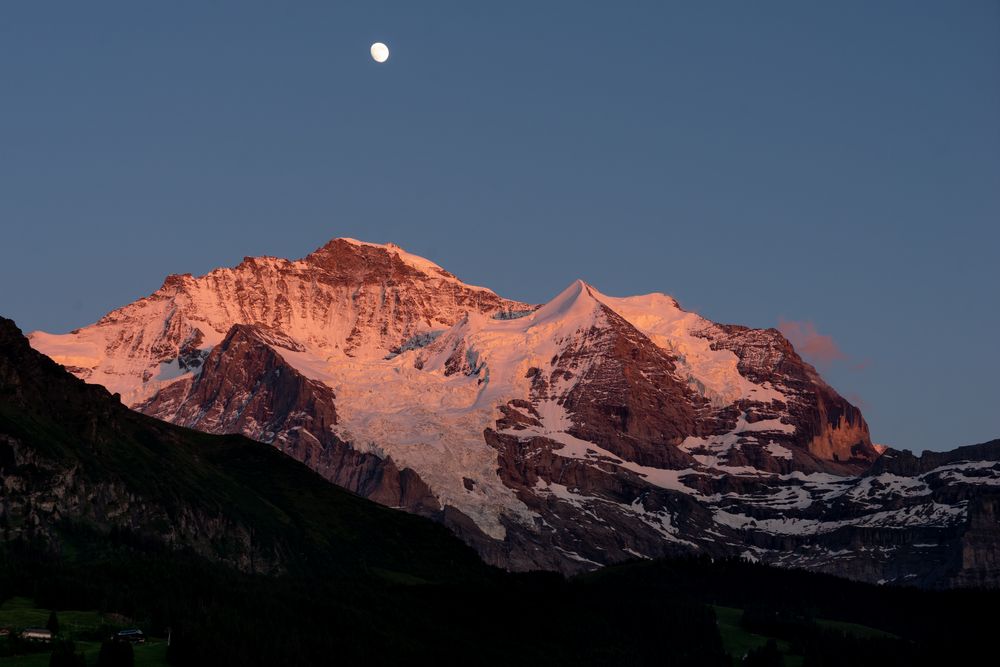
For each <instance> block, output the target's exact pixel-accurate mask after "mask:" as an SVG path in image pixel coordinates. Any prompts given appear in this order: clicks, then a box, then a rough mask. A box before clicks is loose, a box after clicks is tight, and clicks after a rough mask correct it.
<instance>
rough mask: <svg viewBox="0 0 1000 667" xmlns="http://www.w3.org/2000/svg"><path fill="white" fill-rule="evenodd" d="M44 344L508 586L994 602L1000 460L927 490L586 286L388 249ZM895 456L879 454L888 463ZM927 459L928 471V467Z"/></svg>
mask: <svg viewBox="0 0 1000 667" xmlns="http://www.w3.org/2000/svg"><path fill="white" fill-rule="evenodd" d="M30 339H31V343H32V345H33V346H34V347H35V348H36V349H38V350H40V351H42V352H44V353H45V354H47V355H49V356H50V357H52V358H53V359H54V360H56V361H57V362H59V363H61V364H63V365H64V366H65V367H66V368H67V369H68V370H70V371H71V372H72V373H74V374H75V375H76V376H77V377H80V378H82V379H85V380H86V381H88V382H92V383H97V384H101V385H104V386H105V387H106V388H108V390H109V391H112V392H116V393H119V394H120V395H121V396H122V400H123V401H124V403H125V404H126V405H128V406H130V407H132V408H134V409H136V410H138V411H141V412H144V413H146V414H148V415H151V416H154V417H157V418H159V419H162V420H165V421H169V422H172V423H174V424H179V425H183V426H188V427H191V428H194V429H198V430H201V431H205V432H209V433H219V434H227V433H240V434H243V435H246V436H248V437H250V438H253V439H255V440H259V441H261V442H265V443H268V444H270V445H272V446H273V447H275V448H276V449H278V450H280V451H282V452H284V453H285V454H287V455H289V456H290V457H292V458H295V459H297V460H299V461H302V462H304V463H305V464H306V465H308V466H309V467H311V468H312V469H313V470H315V471H317V472H318V473H319V474H320V475H322V476H323V477H324V478H326V479H327V480H329V481H330V482H333V483H334V484H336V485H338V486H341V487H343V488H346V489H348V490H351V491H353V492H356V493H358V494H360V495H363V496H365V497H367V498H369V499H372V500H375V501H377V502H379V503H382V504H384V505H388V506H390V507H400V508H404V509H406V510H407V511H410V512H412V513H415V514H419V515H421V516H426V517H430V518H433V519H436V520H438V521H440V522H442V523H444V524H445V525H446V526H448V527H449V528H450V529H451V530H452V531H453V532H454V533H455V534H457V535H459V536H460V537H461V538H462V539H463V540H464V541H465V542H466V543H467V544H470V545H472V546H473V547H474V548H475V549H476V550H477V551H478V552H479V554H480V555H481V556H482V557H483V558H484V559H485V560H486V561H487V562H489V563H491V564H495V565H498V566H500V567H503V568H506V569H511V570H532V569H540V568H541V569H553V570H558V571H562V572H565V573H575V572H582V571H591V570H594V569H596V568H598V567H600V566H602V565H607V564H612V563H617V562H622V561H627V560H631V559H634V558H656V557H662V556H670V555H679V554H692V553H696V554H707V555H711V556H713V557H731V556H740V557H745V558H750V559H756V560H759V561H762V562H767V563H776V564H781V565H784V566H792V567H808V568H811V569H816V570H821V571H826V572H830V573H836V574H839V575H843V576H848V577H853V578H857V579H861V580H865V581H870V582H905V583H914V584H918V585H923V586H951V585H956V584H985V585H995V584H996V583H997V582H998V581H1000V567H998V562H1000V558H997V557H996V552H995V547H994V546H992V545H995V544H996V540H995V539H994V537H991V535H994V536H995V534H996V532H997V525H996V520H995V519H994V518H990V517H995V516H996V513H995V512H994V511H993V509H994V507H995V502H996V501H995V499H994V495H993V493H992V489H994V488H996V487H997V486H998V484H1000V464H998V463H997V459H998V458H1000V456H998V455H997V452H996V449H997V448H996V447H990V446H982V447H979V448H976V449H975V450H967V451H965V452H964V454H963V455H962V457H961V458H959V459H956V460H952V461H949V462H947V463H946V464H942V465H940V466H936V467H933V468H929V469H926V470H924V469H921V470H919V471H917V470H916V468H914V473H913V474H901V473H900V472H899V471H898V469H896V468H891V467H885V466H880V465H875V464H876V462H877V461H880V460H890V459H892V458H894V457H901V456H904V457H905V455H904V454H902V453H901V452H895V451H890V452H888V453H885V454H883V451H884V448H881V447H876V446H875V445H873V444H872V442H871V438H870V436H869V431H868V426H867V424H866V422H865V419H864V417H863V416H862V414H861V411H860V410H859V409H858V408H857V407H856V406H854V405H852V404H851V403H850V402H848V401H847V400H845V399H844V398H843V397H841V396H840V395H839V394H838V393H837V392H836V391H835V390H834V389H833V388H831V387H830V386H829V385H828V384H827V383H826V382H824V381H823V379H822V378H821V377H820V375H819V374H818V373H817V372H816V369H814V368H813V367H812V366H810V365H809V364H808V363H806V362H805V361H803V360H802V358H801V357H800V356H799V355H798V354H797V353H796V351H795V350H794V349H793V347H792V345H791V344H790V343H789V342H788V341H787V340H786V339H785V338H784V337H783V336H782V335H781V334H780V333H779V332H778V331H776V330H774V329H751V328H747V327H742V326H736V325H727V324H718V323H715V322H712V321H709V320H707V319H705V318H703V317H700V316H699V315H697V314H695V313H692V312H688V311H685V310H683V309H682V308H680V306H679V305H678V304H677V302H676V301H675V300H674V299H672V298H671V297H669V296H666V295H664V294H648V295H643V296H633V297H624V298H622V297H611V296H608V295H605V294H602V293H601V292H600V291H598V290H597V289H596V288H594V287H593V286H591V285H588V284H586V283H583V282H581V281H575V282H573V283H572V284H570V286H569V287H568V288H566V289H565V290H564V291H563V292H561V293H560V294H559V295H557V296H556V297H554V298H553V299H552V300H550V301H549V302H548V303H546V304H544V305H541V306H538V305H532V304H526V303H521V302H518V301H515V300H511V299H506V298H503V297H501V296H499V295H497V294H495V293H494V292H493V291H491V290H489V289H487V288H483V287H476V286H472V285H468V284H465V283H463V282H462V281H460V280H459V279H458V278H456V277H455V276H454V275H452V274H451V273H449V272H447V271H445V270H444V269H442V268H441V267H439V266H437V265H436V264H434V263H433V262H430V261H428V260H426V259H423V258H421V257H418V256H416V255H413V254H411V253H408V252H406V251H404V250H402V249H401V248H399V247H397V246H394V245H391V244H390V245H376V244H370V243H363V242H360V241H355V240H352V239H335V240H333V241H331V242H329V243H327V244H326V245H324V246H323V247H321V248H319V249H318V250H316V251H315V252H313V253H311V254H309V255H308V256H306V257H304V258H302V259H299V260H286V259H279V258H274V257H258V258H246V259H245V260H244V261H243V262H242V263H240V264H239V265H238V266H236V267H233V268H221V269H217V270H214V271H212V272H210V273H208V274H206V275H204V276H201V277H194V276H191V275H177V276H171V277H169V278H167V280H166V281H165V282H164V284H163V286H162V287H161V288H160V289H159V290H157V291H156V292H154V293H153V294H152V295H150V296H149V297H146V298H144V299H140V300H138V301H136V302H134V303H131V304H128V305H126V306H124V307H122V308H120V309H118V310H115V311H113V312H111V313H108V314H107V315H105V316H104V317H102V318H101V319H100V320H99V321H97V322H96V323H94V324H92V325H90V326H86V327H84V328H82V329H79V330H77V331H74V332H71V333H69V334H64V335H51V334H46V333H43V332H35V333H33V334H31V336H30ZM880 457H882V458H880ZM929 460H930V459H928V461H929Z"/></svg>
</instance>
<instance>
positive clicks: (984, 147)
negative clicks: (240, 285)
mask: <svg viewBox="0 0 1000 667" xmlns="http://www.w3.org/2000/svg"><path fill="white" fill-rule="evenodd" d="M376 40H379V41H383V42H386V43H387V44H388V45H389V48H390V49H391V51H392V55H391V57H390V59H389V61H388V62H387V63H385V64H383V65H379V64H376V63H374V62H373V61H372V60H371V58H370V56H369V54H368V47H369V45H370V44H371V43H372V42H374V41H376ZM998 223H1000V3H998V2H996V1H989V2H986V1H982V2H976V1H974V0H968V1H961V2H947V1H945V0H941V1H940V2H917V1H914V0H904V1H901V2H880V1H872V0H861V1H856V2H854V1H844V0H838V1H837V2H824V3H819V2H799V1H795V0H789V1H787V2H767V1H764V0H760V1H756V2H743V1H734V2H686V3H669V2H664V1H662V0H657V1H651V2H610V1H607V2H586V1H584V0H573V1H568V2H548V1H546V2H538V1H529V2H520V1H514V0H503V1H502V2H500V1H496V2H467V1H455V2H434V1H430V0H428V1H423V2H414V1H412V0H410V1H405V2H398V3H387V2H373V1H371V0H366V1H365V2H354V3H344V2H249V1H246V0H241V1H239V2H235V1H234V2H208V1H206V0H198V1H191V2H185V1H176V0H173V1H171V2H137V1H135V0H127V1H126V0H122V1H119V2H110V1H101V2H98V1H94V2H78V1H72V2H69V1H67V2H54V1H51V2H50V1H47V2H5V3H2V4H0V313H2V314H4V315H6V316H8V317H13V318H15V319H16V320H17V321H18V323H19V324H20V325H21V327H22V328H23V329H25V330H26V331H29V330H33V329H37V328H42V329H45V330H48V331H57V332H59V331H66V330H69V329H71V328H74V327H77V326H80V325H84V324H88V323H90V322H93V321H94V320H96V319H97V318H98V317H99V316H100V315H102V314H103V313H105V312H106V311H108V310H110V309H112V308H114V307H116V306H120V305H122V304H124V303H127V302H129V301H132V300H134V299H136V298H138V297H141V296H144V295H146V294H148V293H150V292H152V291H153V290H155V289H156V288H158V287H159V286H160V284H161V283H162V280H163V278H164V276H166V275H167V274H169V273H182V272H191V273H194V274H201V273H204V272H206V271H208V270H210V269H212V268H214V267H217V266H222V265H232V264H235V263H237V262H239V260H240V259H241V258H242V257H243V256H245V255H259V254H269V255H277V256H283V257H292V258H294V257H300V256H302V255H305V254H306V253H308V252H309V251H310V250H312V249H313V248H315V247H317V246H319V245H321V244H322V243H324V242H325V241H327V240H329V239H330V238H332V237H335V236H353V237H356V238H360V239H363V240H368V241H374V242H388V241H392V242H394V243H397V244H398V245H400V246H402V247H404V248H406V249H407V250H409V251H411V252H414V253H417V254H420V255H423V256H426V257H428V258H430V259H432V260H434V261H436V262H438V263H439V264H441V265H442V266H444V267H445V268H447V269H449V270H450V271H452V272H453V273H455V274H457V275H458V276H459V277H461V278H462V279H464V280H466V281H468V282H471V283H474V284H481V285H487V286H490V287H492V288H493V289H495V290H496V291H498V292H499V293H501V294H503V295H505V296H508V297H512V298H519V299H524V300H528V301H535V302H539V301H545V300H547V299H548V298H550V297H551V296H553V295H554V294H556V293H558V292H559V291H560V290H561V289H562V288H563V287H565V286H566V285H568V284H569V283H570V282H571V281H572V280H573V279H575V278H578V277H580V278H583V279H585V280H587V281H588V282H591V283H592V284H594V285H595V286H596V287H597V288H598V289H600V290H601V291H603V292H605V293H607V294H612V295H627V294H636V293H645V292H651V291H662V292H666V293H669V294H672V295H674V296H675V297H676V298H677V299H678V300H679V301H680V303H681V305H682V306H684V307H686V308H688V309H692V310H696V311H697V312H699V313H701V314H703V315H705V316H707V317H710V318H712V319H715V320H717V321H722V322H736V323H741V324H747V325H752V326H757V327H766V326H778V325H779V324H781V325H782V327H783V329H784V330H786V331H787V332H788V333H789V335H791V336H792V337H793V339H795V340H797V341H798V342H799V345H800V347H801V348H803V349H806V350H808V351H809V353H810V355H811V357H812V359H813V360H814V361H816V362H817V364H818V366H819V367H820V369H821V370H822V371H823V372H824V375H825V376H826V377H827V378H828V379H829V380H830V382H831V383H832V384H833V385H834V386H835V387H836V388H837V389H839V390H840V391H841V393H843V394H844V395H845V396H847V397H849V398H851V399H852V400H855V401H856V402H859V404H860V405H861V406H862V408H863V410H864V412H865V414H866V416H867V418H868V421H869V423H870V425H871V428H872V434H873V436H874V438H875V440H876V441H879V442H885V443H888V444H892V445H894V446H897V447H903V448H910V449H915V450H922V449H924V448H931V449H946V448H951V447H954V446H957V445H962V444H969V443H973V442H980V441H983V440H987V439H990V438H995V437H1000V388H998V387H1000V350H998V341H1000V268H998V265H1000V262H998V255H1000V229H998ZM824 336H828V337H829V338H825V337H824Z"/></svg>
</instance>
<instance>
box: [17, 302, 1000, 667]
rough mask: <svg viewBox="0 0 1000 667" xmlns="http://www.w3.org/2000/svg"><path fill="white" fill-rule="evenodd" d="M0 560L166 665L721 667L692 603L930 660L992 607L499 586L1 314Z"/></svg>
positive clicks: (415, 521)
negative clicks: (105, 378) (83, 376)
mask: <svg viewBox="0 0 1000 667" xmlns="http://www.w3.org/2000/svg"><path fill="white" fill-rule="evenodd" d="M0 545H2V546H0V597H3V598H6V597H9V596H13V595H20V596H27V597H31V598H34V600H35V601H36V604H38V605H40V606H44V607H48V608H53V609H99V610H101V611H105V612H117V613H120V614H123V615H125V616H127V617H129V618H132V619H135V620H136V622H137V623H139V624H140V625H141V626H142V627H143V628H144V629H146V630H147V631H149V632H151V633H153V634H156V635H161V636H162V635H165V634H166V632H167V629H168V628H170V629H171V636H172V638H173V643H172V646H171V648H170V651H169V657H170V660H171V661H172V663H174V664H192V665H197V664H212V665H227V664H233V665H314V664H315V665H319V664H323V665H329V664H339V665H356V664H364V665H378V664H400V663H406V662H411V663H417V664H424V663H428V662H434V663H437V664H444V665H447V664H459V663H460V664H472V665H479V664H544V665H611V664H614V665H663V664H676V665H728V664H732V663H731V658H730V656H727V655H726V654H725V652H724V645H723V641H722V637H721V636H720V633H719V631H718V628H717V620H716V613H715V611H713V608H712V607H710V606H708V605H711V604H715V605H724V606H726V607H730V608H737V609H742V610H745V611H744V612H743V615H742V617H743V619H744V621H743V622H744V624H745V625H746V626H747V628H749V629H750V630H752V631H753V632H754V633H756V634H757V635H760V636H765V637H774V638H776V639H779V640H781V641H782V642H783V644H782V646H783V650H785V652H786V653H790V654H792V653H794V654H795V657H787V658H786V659H788V660H789V661H794V662H795V663H796V664H807V665H838V664H851V665H858V664H880V665H897V664H898V665H904V664H905V665H914V664H947V663H948V662H954V661H955V659H956V656H958V655H959V654H960V653H962V652H967V651H974V650H976V649H977V648H979V646H980V645H983V644H985V645H989V641H990V639H991V637H990V636H989V634H988V633H989V624H990V620H989V619H990V618H991V616H990V611H991V610H992V609H995V608H996V604H997V602H1000V599H998V598H997V596H996V595H995V594H993V593H985V592H975V591H953V592H947V593H931V592H925V591H917V590H912V589H894V588H878V587H874V586H869V585H864V584H857V583H849V582H844V581H843V580H839V579H835V578H833V577H828V576H823V575H814V574H808V573H803V572H789V571H781V570H775V569H772V568H768V567H764V566H760V565H751V564H749V563H743V562H739V561H719V562H714V563H713V562H712V561H710V560H707V559H701V560H677V561H661V562H655V563H636V564H631V565H623V566H619V567H616V568H612V569H608V570H605V571H602V572H599V573H595V574H592V575H588V576H586V577H583V578H577V579H570V580H567V579H564V578H563V577H562V576H560V575H556V574H530V573H529V574H520V575H513V574H508V573H504V572H501V571H499V570H495V569H493V568H490V567H488V566H486V565H484V564H483V563H482V562H481V561H479V559H478V558H477V557H476V555H475V554H474V552H472V551H471V550H470V549H469V548H468V547H466V546H465V545H463V544H462V543H461V542H460V541H458V540H457V539H456V538H454V537H453V536H451V535H450V533H449V532H448V531H447V530H446V529H444V528H443V527H442V526H440V525H439V524H436V523H434V522H431V521H429V520H425V519H422V518H419V517H416V516H412V515H409V514H404V513H403V512H399V511H396V510H392V509H388V508H385V507H382V506H379V505H376V504H374V503H372V502H370V501H368V500H365V499H363V498H361V497H359V496H355V495H353V494H350V493H348V492H345V491H343V490H341V489H338V488H337V487H335V486H333V485H330V484H329V483H328V482H326V481H325V480H324V479H322V478H321V477H320V476H319V475H317V474H316V473H314V472H312V471H311V470H310V469H309V468H307V467H306V466H305V465H302V464H300V463H298V462H296V461H294V460H292V459H290V458H289V457H286V456H284V455H283V454H281V453H280V452H278V451H276V450H274V449H273V448H271V447H269V446H267V445H263V444H260V443H256V442H253V441H250V440H247V439H244V438H242V437H237V436H210V435H205V434H202V433H197V432H194V431H190V430H186V429H183V428H179V427H176V426H172V425H169V424H165V423H162V422H159V421H157V420H154V419H151V418H148V417H145V416H143V415H140V414H137V413H134V412H132V411H130V410H128V409H127V408H125V407H124V406H122V405H121V403H120V402H119V401H118V400H116V399H115V398H114V397H112V396H111V395H109V394H108V393H107V392H106V391H105V390H104V389H102V388H99V387H95V386H90V385H86V384H84V383H83V382H82V381H80V380H78V379H76V378H74V377H72V376H71V375H69V374H68V373H66V372H65V371H64V370H63V369H62V368H61V367H59V366H58V365H56V364H55V363H54V362H52V361H51V360H49V359H48V358H46V357H44V356H43V355H41V354H39V353H36V352H35V351H33V350H31V349H30V348H29V347H28V345H27V342H26V340H25V339H24V338H23V336H21V333H20V332H19V331H18V329H17V328H16V327H15V326H14V324H13V323H12V322H10V321H9V320H0ZM814 619H824V623H826V622H832V621H844V622H854V623H860V624H862V625H865V626H868V627H870V628H876V629H880V630H883V631H885V632H887V633H891V635H892V636H891V637H887V636H885V635H882V636H881V638H870V639H862V638H859V637H855V636H851V635H844V634H842V633H840V632H838V631H833V630H830V626H829V625H820V624H818V622H817V621H815V620H814ZM750 630H748V631H750ZM761 659H766V657H763V658H761ZM761 664H764V663H761ZM772 664H773V663H772ZM789 664H792V663H791V662H789Z"/></svg>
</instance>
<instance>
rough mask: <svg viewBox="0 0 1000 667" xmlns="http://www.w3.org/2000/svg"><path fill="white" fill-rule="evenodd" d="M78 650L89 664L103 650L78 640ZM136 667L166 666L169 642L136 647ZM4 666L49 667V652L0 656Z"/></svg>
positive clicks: (92, 663) (90, 643)
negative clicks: (9, 656) (8, 656)
mask: <svg viewBox="0 0 1000 667" xmlns="http://www.w3.org/2000/svg"><path fill="white" fill-rule="evenodd" d="M76 650H77V652H78V653H79V652H82V653H83V655H84V657H85V658H86V660H87V664H88V665H96V664H97V654H98V653H99V652H100V650H101V645H100V643H98V642H77V643H76ZM134 650H135V667H166V666H167V658H166V656H167V643H166V642H164V641H156V640H153V641H148V642H146V643H145V644H139V645H137V646H135V647H134ZM0 665H3V667H49V653H48V652H47V651H46V652H42V653H32V654H30V655H18V656H14V657H11V658H0Z"/></svg>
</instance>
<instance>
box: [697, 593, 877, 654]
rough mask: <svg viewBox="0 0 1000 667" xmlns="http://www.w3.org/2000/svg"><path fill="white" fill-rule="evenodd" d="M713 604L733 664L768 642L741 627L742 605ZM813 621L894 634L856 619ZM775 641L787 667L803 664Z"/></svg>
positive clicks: (865, 634) (867, 634) (862, 633)
mask: <svg viewBox="0 0 1000 667" xmlns="http://www.w3.org/2000/svg"><path fill="white" fill-rule="evenodd" d="M712 608H713V609H715V617H716V619H717V621H718V624H719V634H720V635H721V636H722V645H723V646H724V647H725V649H726V652H727V653H728V654H729V655H730V656H732V658H733V664H734V665H739V664H740V663H741V661H742V658H743V656H744V655H746V654H747V652H748V651H750V650H752V649H755V648H757V647H758V646H763V645H764V644H766V643H767V641H768V639H771V638H770V637H765V636H763V635H758V634H754V633H752V632H749V631H747V630H746V629H745V628H744V627H743V625H742V623H741V622H740V619H741V618H742V616H743V610H742V609H735V608H733V607H720V606H717V605H713V606H712ZM816 623H817V624H819V625H820V626H822V627H825V628H829V629H831V630H838V631H840V632H843V633H844V634H846V635H853V636H854V637H860V638H863V639H865V638H872V637H883V638H888V639H893V638H895V635H892V634H889V633H888V632H883V631H882V630H876V629H875V628H869V627H868V626H866V625H858V624H857V623H845V622H843V621H829V620H826V619H822V618H817V619H816ZM777 644H778V650H779V651H780V652H781V653H782V654H783V655H784V658H785V665H786V667H799V665H801V664H802V656H800V655H790V654H789V650H790V648H791V647H790V646H789V645H788V642H786V641H782V640H780V639H777Z"/></svg>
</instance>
